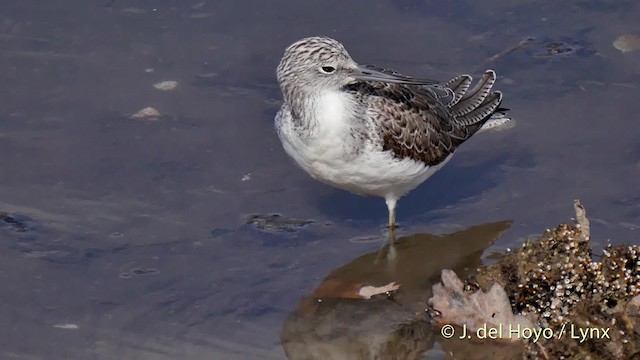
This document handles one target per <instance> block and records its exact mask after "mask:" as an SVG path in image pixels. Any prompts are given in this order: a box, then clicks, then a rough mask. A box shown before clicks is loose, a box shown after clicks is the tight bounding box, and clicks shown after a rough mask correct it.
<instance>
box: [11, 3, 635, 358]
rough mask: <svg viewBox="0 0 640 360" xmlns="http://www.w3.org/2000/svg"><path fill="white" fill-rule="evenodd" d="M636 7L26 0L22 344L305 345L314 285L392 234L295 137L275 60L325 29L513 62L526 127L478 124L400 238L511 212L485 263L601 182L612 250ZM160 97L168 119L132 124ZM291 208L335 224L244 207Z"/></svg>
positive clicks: (14, 23)
mask: <svg viewBox="0 0 640 360" xmlns="http://www.w3.org/2000/svg"><path fill="white" fill-rule="evenodd" d="M638 18H640V4H638V3H637V2H632V1H615V2H613V1H605V0H600V1H582V0H580V1H569V2H562V3H553V2H546V1H527V2H519V3H517V4H514V3H513V2H509V1H500V0H491V1H485V2H482V3H480V2H474V1H458V2H452V3H447V4H444V3H441V2H431V1H416V0H404V1H375V2H370V1H356V2H350V3H344V2H340V1H331V0H329V1H311V2H294V1H276V2H261V1H246V2H243V3H238V2H233V1H213V0H201V1H197V0H196V1H191V2H184V1H177V0H175V1H170V0H165V1H154V2H147V1H129V0H116V1H106V0H105V1H102V2H100V1H91V2H87V1H80V0H70V1H65V2H62V3H60V2H51V3H43V2H41V1H33V0H23V1H20V2H6V3H5V4H3V11H2V14H1V15H0V43H1V44H2V52H0V66H1V68H2V69H3V71H2V72H1V73H0V79H1V80H2V86H1V87H0V98H1V99H2V100H1V101H0V151H1V152H2V154H3V156H2V157H0V168H1V169H2V171H0V211H1V212H4V213H5V215H4V217H2V219H3V220H2V221H0V284H1V286H2V291H1V292H0V322H2V323H3V324H5V325H4V326H3V327H2V330H0V351H1V354H2V358H6V359H89V358H90V359H271V358H273V359H283V358H285V353H284V351H283V348H282V346H281V344H280V333H281V331H283V330H282V329H283V326H284V325H286V320H287V319H288V318H289V316H290V314H293V313H294V311H295V310H296V308H297V307H298V305H299V302H300V301H301V299H304V298H306V297H308V296H310V295H311V294H312V293H313V292H314V289H316V288H317V287H318V286H319V285H320V284H321V283H322V279H324V278H325V277H326V276H327V275H328V274H330V273H332V271H333V270H334V269H338V268H341V267H343V266H345V265H346V264H349V263H351V262H352V261H353V260H354V259H357V258H359V257H360V256H362V255H364V254H368V253H372V252H375V251H377V250H378V249H379V248H380V247H381V246H382V245H383V242H382V241H381V240H380V241H355V240H354V239H358V238H362V237H369V238H371V237H373V238H376V237H378V238H380V235H381V234H382V233H383V225H384V223H385V221H386V207H385V205H384V202H383V201H382V200H381V199H373V198H361V197H358V196H355V195H351V194H347V193H345V192H342V191H339V190H335V189H332V188H329V187H327V186H325V185H322V184H319V183H317V182H315V181H313V180H312V179H310V178H309V177H308V176H307V175H306V174H305V173H304V172H303V171H301V170H299V169H298V168H296V167H295V165H294V164H293V163H292V161H291V160H289V159H288V158H287V156H286V154H285V153H284V151H283V150H282V149H281V146H280V143H279V141H278V139H277V136H276V135H275V133H274V131H273V116H274V114H275V112H276V111H277V109H278V107H279V105H280V101H281V99H280V94H279V90H278V87H277V83H276V81H275V75H274V71H275V67H276V65H277V63H278V61H279V59H280V56H281V55H282V52H283V50H284V48H285V47H286V46H287V45H289V44H290V43H292V42H293V41H295V40H297V39H299V38H301V37H304V36H312V35H327V36H331V37H334V38H336V39H338V40H340V41H341V42H343V43H344V44H345V46H346V47H347V49H348V50H349V52H350V54H351V56H352V57H353V58H354V59H355V60H356V61H358V62H361V63H375V64H378V65H380V66H385V67H391V68H395V69H396V70H398V71H400V72H403V73H406V74H411V75H414V76H418V77H429V78H434V79H438V80H443V81H446V80H448V79H449V78H451V77H453V76H455V75H456V74H458V73H461V72H469V73H471V74H473V75H475V76H478V75H479V74H481V73H482V71H483V70H484V69H485V68H493V69H495V70H496V71H497V72H498V74H499V77H500V78H499V80H498V83H497V87H498V88H499V89H500V90H502V91H503V92H504V94H505V101H504V105H505V106H507V107H509V108H511V109H512V114H513V117H514V118H515V119H516V121H517V125H516V127H515V128H513V129H510V130H508V131H503V132H496V133H486V134H481V135H479V136H477V137H474V138H473V139H472V140H470V141H469V142H468V143H466V144H465V145H464V146H463V147H462V148H461V149H460V150H459V151H458V152H457V155H456V157H455V158H454V160H452V161H451V162H450V163H449V164H448V165H447V166H446V167H445V168H444V169H443V170H441V171H440V172H439V173H438V174H436V175H435V176H434V177H433V178H431V179H430V180H429V181H428V182H427V183H425V184H424V185H423V186H421V187H420V188H418V189H417V190H415V191H414V192H412V193H411V195H410V196H409V197H407V198H403V199H402V201H400V203H399V208H398V219H399V222H400V224H401V225H402V229H401V232H402V233H401V235H403V236H409V235H413V234H424V233H430V234H441V233H445V234H448V233H455V232H457V231H461V230H463V229H466V228H467V227H469V226H473V225H479V224H484V223H493V222H499V221H504V220H510V221H512V222H513V223H512V224H511V226H510V229H509V230H507V231H506V232H504V233H502V236H501V237H500V238H498V239H497V240H496V241H495V242H492V244H493V245H491V247H489V249H488V250H486V251H484V255H481V254H477V256H478V259H476V260H474V261H476V262H474V266H477V265H479V263H478V261H483V260H484V261H491V259H490V255H491V254H492V253H494V252H498V251H502V250H504V249H506V248H508V247H515V246H517V245H518V244H519V243H520V242H521V241H522V239H523V238H524V237H526V236H529V235H531V234H537V233H540V232H541V231H543V230H544V229H545V228H547V227H551V226H554V225H555V224H557V223H558V222H560V221H566V220H569V218H570V216H571V214H572V200H573V199H574V198H580V199H581V200H582V202H583V203H584V204H585V206H586V207H587V211H588V215H589V217H590V218H591V219H592V235H593V236H592V237H593V239H594V241H595V242H596V244H597V245H596V246H598V245H601V244H604V243H606V241H607V240H608V239H610V240H611V241H612V242H614V243H621V242H637V240H636V239H637V229H638V227H639V226H640V222H639V221H638V215H640V187H639V186H638V181H637V180H638V176H639V175H640V173H639V172H640V162H639V160H638V159H639V157H640V142H639V141H638V139H639V138H640V126H639V125H638V115H637V114H639V113H640V102H638V101H637V99H638V98H639V96H640V90H639V89H638V86H639V83H640V52H629V53H624V54H623V53H621V52H620V51H618V50H616V49H615V48H613V46H612V45H611V44H612V42H613V41H614V39H615V38H616V37H617V36H618V35H620V34H623V33H633V32H634V31H635V32H638V31H640V29H639V28H638V27H637V19H638ZM526 37H535V39H536V40H535V41H534V42H533V43H531V44H529V45H528V46H526V47H522V48H520V49H517V50H515V51H513V52H511V53H508V54H506V55H504V56H502V57H498V58H497V59H496V60H495V61H489V59H490V58H491V57H492V56H494V55H496V54H499V53H501V52H503V51H504V50H505V49H508V48H509V47H512V46H513V45H514V44H517V43H518V42H520V41H521V40H522V39H523V38H526ZM554 49H555V50H554ZM558 49H560V50H558ZM197 75H199V76H197ZM164 80H174V81H177V82H178V86H177V88H176V89H175V90H172V91H160V90H157V89H155V88H154V87H153V86H152V85H153V84H154V83H157V82H159V81H164ZM147 106H152V107H155V108H157V109H158V110H159V111H160V112H161V113H162V114H163V116H161V117H160V118H159V119H158V120H156V121H144V120H133V119H130V118H128V116H129V115H130V114H133V113H135V112H136V111H138V110H140V109H142V108H144V107H147ZM273 213H278V214H282V215H284V216H287V217H292V218H296V219H302V220H306V219H311V220H313V221H314V222H313V223H311V224H308V225H305V226H302V227H294V228H293V229H292V230H293V231H291V232H277V231H276V232H274V231H269V229H267V230H262V231H261V230H256V229H255V228H254V227H253V226H251V225H246V224H245V220H246V219H247V217H248V216H251V215H253V214H260V215H262V214H273ZM443 239H444V240H441V241H452V242H453V240H451V238H448V237H443ZM456 241H462V240H456ZM487 245H488V244H487ZM453 249H455V247H453V245H452V250H451V251H454V250H453ZM438 251H442V250H438ZM434 254H436V255H441V257H444V258H447V257H446V252H445V253H442V252H436V250H435V248H434ZM453 258H454V257H453V255H452V257H451V259H453ZM432 262H433V258H429V257H427V256H426V255H425V264H430V263H432ZM451 262H452V264H451V265H446V264H442V265H441V267H445V266H450V267H455V266H456V263H455V261H453V260H452V261H451ZM429 269H431V268H429ZM424 271H427V270H424ZM434 271H435V272H434V274H437V271H436V270H434ZM435 280H437V275H436V276H435ZM430 281H434V279H425V281H424V283H422V284H421V286H422V289H423V290H425V291H427V290H428V288H429V284H430ZM438 349H439V345H438V344H437V339H436V344H435V345H434V347H433V348H431V350H430V351H429V352H428V353H427V354H426V355H425V356H426V357H429V358H440V357H442V356H443V353H442V352H441V351H439V350H438Z"/></svg>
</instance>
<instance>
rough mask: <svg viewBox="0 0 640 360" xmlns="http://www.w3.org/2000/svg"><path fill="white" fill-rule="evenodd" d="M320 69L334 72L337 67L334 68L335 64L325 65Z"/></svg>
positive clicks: (325, 71) (324, 71) (326, 72)
mask: <svg viewBox="0 0 640 360" xmlns="http://www.w3.org/2000/svg"><path fill="white" fill-rule="evenodd" d="M320 71H322V72H323V73H325V74H331V73H332V72H334V71H336V68H334V67H333V66H323V67H321V68H320Z"/></svg>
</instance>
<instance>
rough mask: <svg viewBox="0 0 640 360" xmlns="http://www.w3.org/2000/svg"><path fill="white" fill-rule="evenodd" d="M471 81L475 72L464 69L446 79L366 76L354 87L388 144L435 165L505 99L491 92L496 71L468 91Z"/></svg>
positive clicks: (385, 146) (388, 147) (386, 147)
mask: <svg viewBox="0 0 640 360" xmlns="http://www.w3.org/2000/svg"><path fill="white" fill-rule="evenodd" d="M470 82H471V77H470V76H468V75H461V76H458V77H456V78H454V79H452V80H451V81H449V82H448V83H447V84H438V83H433V84H428V85H424V86H416V85H406V84H387V83H380V82H364V83H358V84H353V85H351V86H350V87H351V90H355V91H356V94H358V95H359V96H362V97H366V100H367V101H368V103H369V108H368V112H369V114H370V116H371V117H372V118H373V119H374V121H376V122H377V123H378V124H379V127H380V131H381V134H380V135H381V138H382V142H383V145H382V146H383V149H384V150H387V151H391V152H393V154H394V155H395V156H396V157H398V158H411V159H413V160H415V161H420V162H423V163H425V164H426V165H430V166H431V165H437V164H439V163H441V162H442V161H444V159H445V158H447V156H449V155H450V154H451V153H453V152H454V151H455V150H456V148H457V147H458V146H460V144H462V143H463V142H465V141H466V140H467V139H469V138H470V137H471V136H472V135H473V134H474V133H475V132H476V131H478V130H479V129H480V127H481V126H482V124H484V123H485V122H486V121H487V120H488V119H489V118H490V117H491V115H492V114H493V113H494V112H495V111H496V110H497V109H498V106H499V105H500V102H501V100H502V95H501V94H500V92H497V91H496V92H493V93H490V90H491V87H492V86H493V83H494V82H495V73H494V72H493V71H487V72H486V73H485V75H484V76H483V78H482V79H481V80H480V81H479V82H478V85H476V86H475V87H474V88H473V89H472V90H470V91H467V90H468V88H469V84H470ZM363 100H365V99H363Z"/></svg>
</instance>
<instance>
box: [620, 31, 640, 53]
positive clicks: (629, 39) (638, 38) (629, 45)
mask: <svg viewBox="0 0 640 360" xmlns="http://www.w3.org/2000/svg"><path fill="white" fill-rule="evenodd" d="M613 47H615V48H616V49H618V50H620V51H622V52H623V53H625V52H629V51H634V50H638V49H640V35H634V34H623V35H620V36H618V38H617V39H616V40H615V41H614V42H613Z"/></svg>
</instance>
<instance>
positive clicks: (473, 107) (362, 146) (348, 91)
mask: <svg viewBox="0 0 640 360" xmlns="http://www.w3.org/2000/svg"><path fill="white" fill-rule="evenodd" d="M277 76H278V82H279V84H280V89H281V90H282V94H283V97H284V104H283V105H282V108H281V109H280V111H279V112H278V114H277V115H276V118H275V126H276V130H277V132H278V135H279V137H280V140H281V141H282V145H283V146H284V149H285V151H286V152H287V153H288V154H289V155H290V156H291V157H292V158H293V159H294V160H295V161H296V162H297V163H298V165H300V166H301V167H302V168H303V169H304V170H305V171H306V172H307V173H309V175H311V176H312V177H313V178H315V179H317V180H319V181H322V182H324V183H327V184H329V185H332V186H335V187H338V188H340V189H344V190H348V191H351V192H354V193H357V194H363V195H374V196H380V197H383V198H384V199H385V201H386V203H387V208H388V210H389V230H390V232H391V235H392V237H393V230H394V228H395V210H396V203H397V201H398V199H399V198H400V197H402V196H403V195H405V194H406V193H408V192H409V191H411V190H413V189H414V188H416V187H417V186H418V185H420V184H421V183H422V182H423V181H425V180H426V179H427V178H428V177H430V176H431V175H433V174H434V173H435V172H436V171H438V170H439V169H440V168H441V167H442V166H444V165H445V164H446V163H447V161H449V160H450V159H451V156H452V155H453V152H454V151H455V150H456V149H457V148H458V146H460V145H461V144H462V143H463V142H465V141H466V140H467V139H469V138H470V137H471V136H472V135H473V134H475V133H476V132H478V131H479V130H480V129H481V128H488V127H494V126H497V125H501V124H505V123H508V122H509V121H510V119H509V118H508V117H506V115H505V113H504V109H501V108H500V107H499V106H500V103H501V102H502V94H501V93H500V92H499V91H494V92H492V91H491V88H492V86H493V84H494V82H495V81H496V74H495V72H493V71H492V70H488V71H486V72H485V74H484V75H483V77H482V78H481V79H480V81H479V82H478V84H477V85H476V86H475V87H474V88H472V89H471V90H469V86H470V84H471V80H472V79H471V76H469V75H460V76H457V77H455V78H454V79H452V80H451V81H449V82H447V83H446V84H441V83H439V82H437V81H433V80H421V79H415V78H411V77H408V76H404V75H400V74H398V73H396V72H395V71H392V70H386V69H382V68H378V67H375V66H371V65H367V66H362V65H358V64H357V63H356V62H354V61H353V60H352V59H351V57H350V56H349V54H348V53H347V51H346V50H345V48H344V47H343V46H342V44H340V43H339V42H338V41H336V40H333V39H330V38H326V37H311V38H306V39H302V40H300V41H298V42H296V43H294V44H292V45H291V46H289V47H288V48H287V49H286V51H285V53H284V56H283V57H282V60H281V61H280V65H278V69H277Z"/></svg>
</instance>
